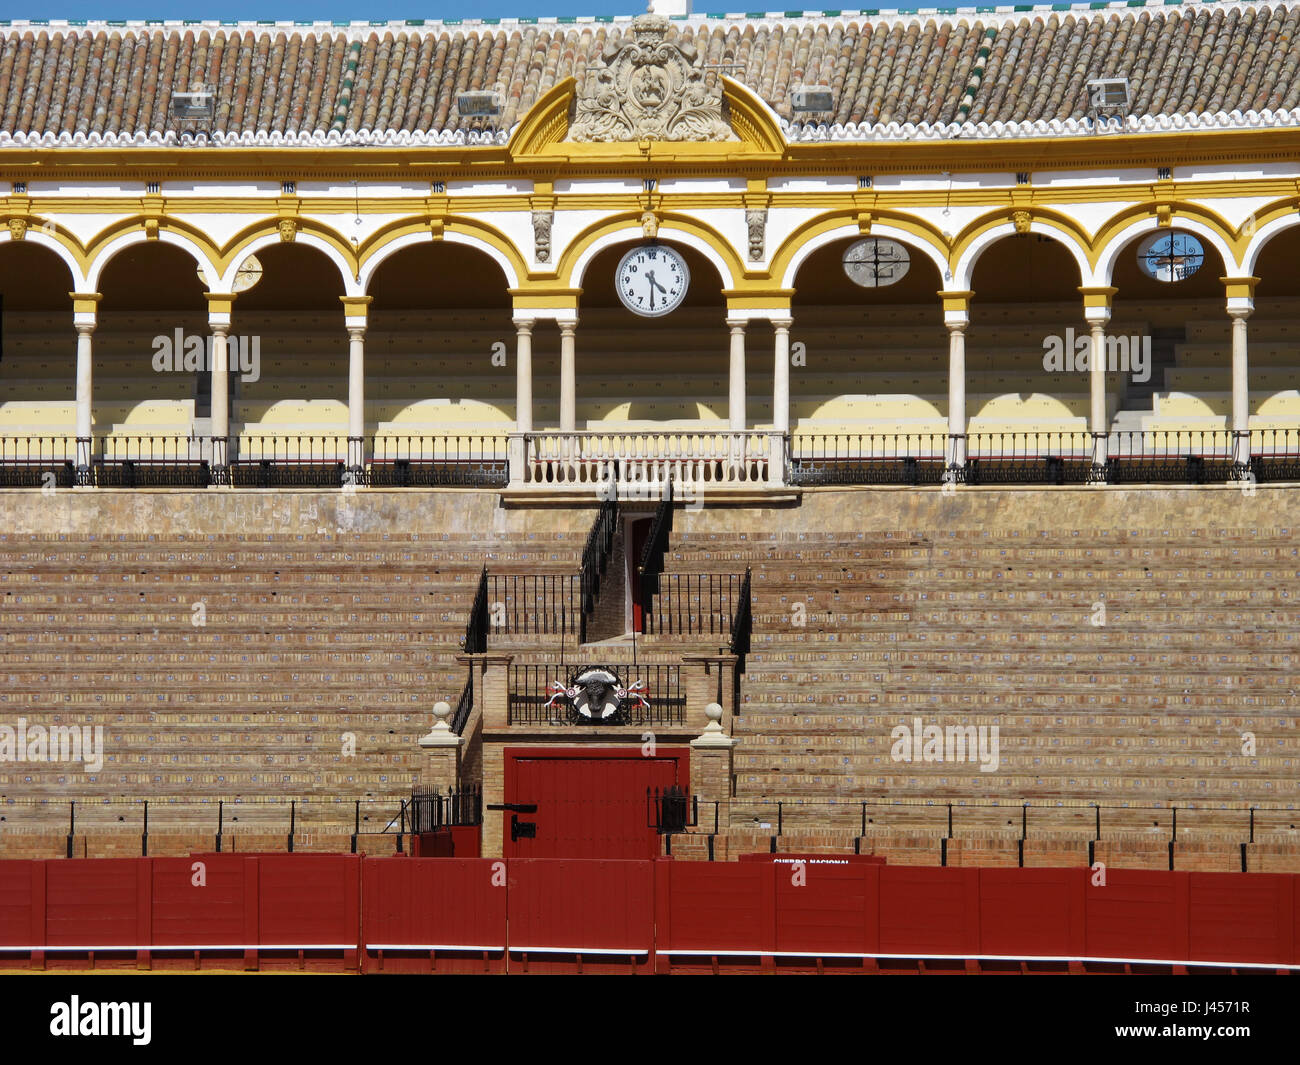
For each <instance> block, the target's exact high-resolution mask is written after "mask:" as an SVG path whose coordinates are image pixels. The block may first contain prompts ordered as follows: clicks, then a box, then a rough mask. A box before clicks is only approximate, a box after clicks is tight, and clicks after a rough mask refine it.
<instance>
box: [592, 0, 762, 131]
mask: <svg viewBox="0 0 1300 1065" xmlns="http://www.w3.org/2000/svg"><path fill="white" fill-rule="evenodd" d="M668 27H669V22H668V20H667V19H666V18H664V17H663V16H662V15H653V14H652V15H640V16H638V17H637V18H635V19H633V20H632V37H633V39H632V40H627V39H626V38H624V39H622V40H620V41H618V42H617V43H615V44H611V45H610V46H609V47H608V48H606V49H605V53H604V55H603V56H602V57H601V58H602V59H603V60H604V64H605V65H604V66H603V67H599V68H597V69H596V71H595V72H594V74H592V75H591V76H590V77H589V78H588V79H587V82H586V84H585V85H584V86H583V88H582V89H580V90H579V92H578V96H577V100H576V102H575V105H574V114H573V119H572V121H571V123H570V125H569V133H568V139H569V140H571V141H641V140H659V141H734V140H737V139H739V138H737V137H736V135H735V133H733V132H732V130H731V127H730V126H729V125H728V124H727V119H726V114H725V107H724V103H723V99H722V88H721V86H719V85H714V86H710V85H708V84H707V83H706V81H705V79H704V71H703V70H702V69H701V68H700V67H698V66H696V65H695V61H696V52H695V49H694V48H692V47H691V45H690V44H687V43H680V44H677V43H673V42H670V41H668V40H666V37H667V35H668Z"/></svg>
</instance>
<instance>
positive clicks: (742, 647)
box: [731, 568, 754, 706]
mask: <svg viewBox="0 0 1300 1065" xmlns="http://www.w3.org/2000/svg"><path fill="white" fill-rule="evenodd" d="M750 583H751V582H750V571H749V569H748V568H746V570H745V579H744V581H742V582H741V585H740V602H739V603H737V604H736V614H735V617H733V618H732V621H731V653H732V654H733V655H735V656H736V676H737V678H739V676H740V674H742V673H744V672H745V658H746V656H747V655H748V654H749V648H750V643H751V641H752V639H753V635H754V607H753V604H752V602H751V598H752V591H751V588H750ZM736 705H737V706H739V705H740V704H739V702H737V703H736Z"/></svg>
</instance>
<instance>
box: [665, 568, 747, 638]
mask: <svg viewBox="0 0 1300 1065" xmlns="http://www.w3.org/2000/svg"><path fill="white" fill-rule="evenodd" d="M743 580H744V578H743V577H741V576H740V575H739V574H737V573H662V574H660V576H659V594H658V595H657V596H656V597H655V600H654V609H653V610H651V611H649V612H648V613H646V614H645V615H644V617H645V631H646V633H647V634H658V635H661V636H727V635H730V633H731V626H732V622H733V620H734V615H735V613H736V609H737V606H738V604H739V602H740V590H741V584H742V582H743Z"/></svg>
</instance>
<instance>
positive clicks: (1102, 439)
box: [1084, 307, 1110, 469]
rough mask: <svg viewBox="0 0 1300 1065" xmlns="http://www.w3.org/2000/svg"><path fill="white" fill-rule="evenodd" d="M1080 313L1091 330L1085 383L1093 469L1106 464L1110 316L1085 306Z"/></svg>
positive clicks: (1098, 308) (1108, 430)
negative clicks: (1107, 352) (1087, 397)
mask: <svg viewBox="0 0 1300 1065" xmlns="http://www.w3.org/2000/svg"><path fill="white" fill-rule="evenodd" d="M1084 317H1085V318H1086V319H1087V322H1088V328H1089V329H1090V331H1091V333H1092V346H1091V347H1090V348H1089V351H1088V385H1089V389H1090V394H1091V400H1092V402H1091V408H1090V411H1089V415H1088V428H1089V430H1090V431H1091V432H1092V465H1093V468H1094V469H1096V468H1099V467H1102V466H1105V465H1106V460H1107V454H1108V448H1107V441H1108V439H1109V436H1110V419H1109V418H1108V417H1107V414H1106V323H1107V322H1108V321H1109V320H1110V310H1109V308H1106V307H1088V308H1086V309H1085V311H1084Z"/></svg>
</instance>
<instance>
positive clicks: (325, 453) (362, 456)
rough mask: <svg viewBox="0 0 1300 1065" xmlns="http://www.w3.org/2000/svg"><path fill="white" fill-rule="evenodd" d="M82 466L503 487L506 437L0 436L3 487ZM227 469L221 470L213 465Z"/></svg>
mask: <svg viewBox="0 0 1300 1065" xmlns="http://www.w3.org/2000/svg"><path fill="white" fill-rule="evenodd" d="M78 465H83V466H85V467H86V468H87V470H88V473H89V478H88V480H86V483H89V484H93V485H95V486H96V487H99V488H147V487H169V488H205V487H207V486H208V485H210V484H212V483H214V482H215V481H216V480H218V478H220V479H222V480H226V481H227V482H228V483H230V484H233V485H235V486H238V487H244V488H282V487H302V488H343V487H347V486H354V487H364V486H371V487H380V488H405V487H423V486H440V485H464V486H468V487H503V486H505V485H506V484H507V483H508V481H509V463H508V461H507V444H506V438H505V437H497V436H371V437H365V438H363V439H361V440H360V441H356V442H354V443H350V442H349V440H348V438H347V437H346V436H340V435H305V436H302V435H295V436H267V435H236V436H231V437H229V438H220V437H211V436H179V435H174V436H158V435H148V436H144V435H141V436H123V435H112V436H102V437H95V438H92V439H91V440H90V441H89V442H88V443H87V444H85V445H84V446H83V448H82V449H80V450H79V449H78V445H77V441H76V439H75V438H74V437H70V436H25V437H0V487H10V488H13V487H32V488H39V487H45V486H47V485H49V483H50V479H49V478H48V477H47V476H46V474H48V473H52V474H53V475H54V483H53V485H51V487H56V488H61V487H71V486H72V482H71V481H70V480H69V476H70V475H69V473H68V468H69V466H71V468H72V469H73V470H74V471H75V469H76V467H77V466H78ZM221 467H224V469H223V470H222V471H221V472H220V473H218V472H217V471H218V469H220V468H221Z"/></svg>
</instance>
